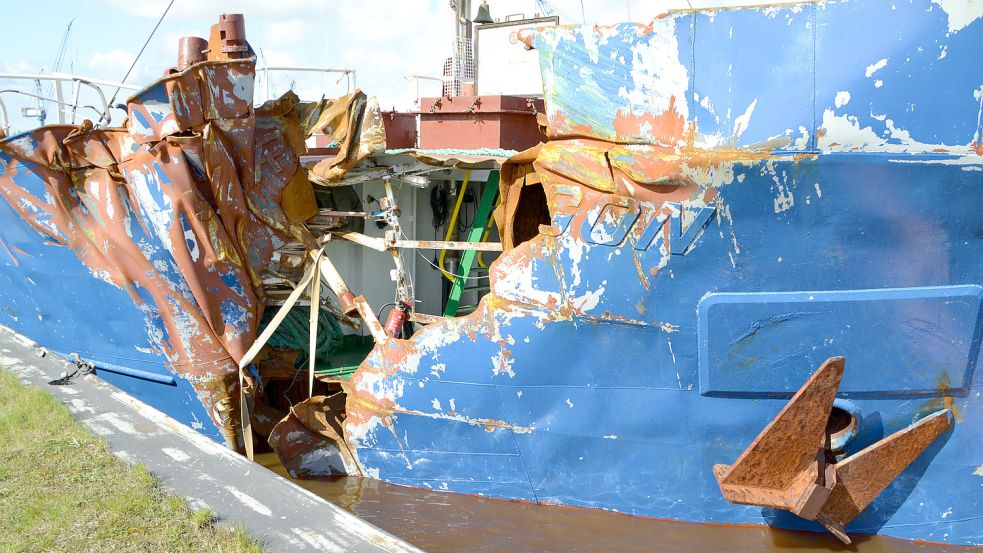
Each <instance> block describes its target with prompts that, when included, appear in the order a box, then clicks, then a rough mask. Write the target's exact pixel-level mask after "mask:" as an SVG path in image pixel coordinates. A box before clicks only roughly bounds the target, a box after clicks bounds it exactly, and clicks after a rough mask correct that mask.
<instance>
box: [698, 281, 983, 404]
mask: <svg viewBox="0 0 983 553" xmlns="http://www.w3.org/2000/svg"><path fill="white" fill-rule="evenodd" d="M981 300H983V287H980V286H946V287H929V288H903V289H881V290H844V291H836V292H786V293H766V292H751V293H737V294H709V295H707V296H706V297H704V298H703V299H702V300H701V301H700V303H699V313H698V317H699V341H700V342H699V347H700V393H702V394H705V395H710V394H712V395H730V396H741V395H771V394H780V395H781V394H784V395H788V396H791V394H792V393H794V392H795V391H796V390H797V389H798V388H799V387H800V386H801V385H802V383H803V382H805V381H806V379H807V378H808V377H809V375H810V374H812V373H813V371H815V369H816V367H818V366H819V365H820V364H821V363H822V362H823V361H824V360H826V359H828V358H829V357H834V356H836V355H838V352H841V351H849V352H851V356H850V358H849V360H848V364H847V366H848V369H847V371H846V373H845V374H844V377H843V381H842V383H841V384H840V393H841V394H842V395H844V396H851V395H855V394H857V393H876V394H880V395H922V394H930V395H942V394H943V393H950V394H951V393H955V394H959V393H965V392H966V391H967V389H966V388H967V386H968V385H969V383H970V377H971V376H972V374H973V370H974V369H975V367H976V360H977V357H978V355H979V342H980V337H981V332H983V328H981V326H980V325H981V319H980V305H981Z"/></svg>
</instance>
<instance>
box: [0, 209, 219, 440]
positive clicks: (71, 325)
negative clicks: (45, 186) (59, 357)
mask: <svg viewBox="0 0 983 553" xmlns="http://www.w3.org/2000/svg"><path fill="white" fill-rule="evenodd" d="M134 218H135V217H134ZM0 221H4V225H3V226H2V228H0V240H2V241H3V244H4V245H5V247H6V248H10V250H11V252H12V254H13V255H14V256H16V259H17V263H14V261H13V259H12V258H11V256H10V255H8V254H7V252H6V251H0V266H2V267H3V270H2V271H0V282H2V286H0V324H2V325H4V326H7V327H9V328H12V329H14V330H16V331H17V332H19V333H21V334H23V335H25V336H27V337H29V338H31V339H32V340H34V341H36V342H38V343H39V344H41V345H42V346H45V347H47V348H49V349H51V350H52V351H56V352H59V353H61V354H63V355H68V354H72V353H77V354H79V356H80V357H81V358H82V359H84V360H86V361H91V362H92V363H93V364H95V366H96V367H97V368H98V367H99V366H105V365H117V366H122V367H126V368H131V369H135V370H138V371H146V372H148V373H152V374H155V375H160V377H162V378H173V379H174V381H175V385H167V384H162V383H159V382H151V381H148V380H146V379H140V378H133V377H131V376H123V375H120V374H117V373H114V372H110V371H105V370H97V374H98V375H99V376H100V377H102V378H103V379H105V380H106V381H108V382H110V383H111V384H113V385H114V386H116V387H118V388H120V389H121V390H123V391H124V392H127V393H129V394H131V395H133V396H134V397H136V398H137V399H139V400H141V401H143V402H145V403H147V404H148V405H150V406H151V407H154V408H155V409H158V410H159V411H161V412H164V413H166V414H167V415H169V416H171V417H172V418H174V419H175V420H177V421H179V422H181V423H183V424H186V425H188V426H191V427H192V428H195V429H196V430H198V431H199V432H201V433H202V434H204V435H206V436H208V437H209V438H211V439H213V440H215V441H217V442H220V443H224V442H225V440H224V438H223V436H222V434H221V433H220V431H219V430H218V428H216V427H215V424H214V423H213V422H212V419H211V418H210V417H209V416H208V413H207V412H206V411H205V408H204V407H203V406H202V404H201V401H200V400H199V399H198V397H197V395H196V393H195V391H194V389H193V388H192V387H191V384H190V383H188V381H187V380H185V379H184V378H182V377H181V376H180V375H178V374H176V373H174V372H172V371H171V370H170V369H169V368H168V364H167V361H166V359H165V358H164V357H163V356H162V355H161V354H160V353H158V352H156V351H154V350H153V349H152V348H153V346H152V345H151V343H150V341H149V340H148V338H147V325H154V323H153V320H152V318H151V319H147V318H145V316H144V313H142V312H141V311H140V310H139V309H137V307H136V306H135V305H134V303H133V300H132V299H131V298H130V297H129V296H128V295H127V294H126V293H125V292H123V291H122V290H120V289H118V288H116V287H114V286H113V285H111V284H108V283H106V282H103V281H101V280H99V279H97V278H95V277H94V276H93V275H92V274H91V273H90V272H89V270H88V269H87V268H86V267H85V266H84V265H82V263H81V262H80V261H79V260H78V258H77V257H76V256H75V254H74V253H73V252H72V251H71V250H69V249H68V248H65V247H62V246H55V245H52V244H50V243H46V242H45V241H44V240H43V239H42V237H40V236H39V235H38V233H37V232H35V231H34V229H32V228H31V227H30V226H28V225H27V223H26V222H24V221H23V219H21V218H20V216H19V215H17V213H15V212H14V211H13V210H12V209H11V208H10V205H9V204H8V203H7V202H5V201H0ZM138 228H139V225H135V226H134V230H136V229H138ZM14 248H17V249H19V250H20V251H21V252H24V253H18V252H17V251H16V250H14ZM157 324H158V325H159V329H160V330H163V325H162V324H160V323H159V321H158V323H157Z"/></svg>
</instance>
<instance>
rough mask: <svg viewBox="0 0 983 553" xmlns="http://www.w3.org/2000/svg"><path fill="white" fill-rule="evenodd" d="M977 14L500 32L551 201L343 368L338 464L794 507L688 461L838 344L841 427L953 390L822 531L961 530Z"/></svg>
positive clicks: (852, 14)
mask: <svg viewBox="0 0 983 553" xmlns="http://www.w3.org/2000/svg"><path fill="white" fill-rule="evenodd" d="M974 10H975V11H974ZM979 11H980V10H979V9H978V8H974V7H972V5H963V4H958V5H957V4H955V3H949V2H930V1H929V0H916V1H913V2H898V3H894V4H891V3H881V2H833V1H829V2H819V3H803V4H796V5H791V6H775V7H767V8H759V9H738V10H719V11H704V12H685V13H674V14H671V15H669V16H666V17H663V18H657V19H656V20H655V21H653V22H652V24H651V25H649V26H641V25H627V24H626V25H618V26H614V27H607V28H597V27H593V28H592V27H572V28H559V29H555V30H542V31H539V32H537V33H533V34H531V35H530V36H528V37H527V39H528V41H529V42H530V43H531V45H533V46H534V47H535V48H537V49H539V50H540V53H541V54H540V55H541V59H542V65H543V71H544V84H545V87H546V97H547V98H546V99H547V115H548V117H549V136H550V142H549V143H547V144H546V145H545V146H544V147H543V149H542V150H541V152H540V153H539V155H538V157H537V159H536V162H535V169H536V172H537V174H538V177H539V178H540V179H541V181H542V187H543V189H544V191H545V196H546V198H547V202H548V206H549V211H550V214H551V219H552V220H551V225H548V226H544V227H541V232H540V233H539V235H538V236H536V237H535V238H532V239H530V240H528V241H525V242H523V243H521V244H520V245H518V246H517V247H515V249H513V250H511V251H509V252H507V253H505V254H504V255H503V256H502V258H500V259H499V260H498V261H497V262H496V264H495V265H494V266H493V270H492V291H491V293H490V294H489V295H488V296H486V297H485V299H484V300H483V302H482V306H481V308H480V309H479V310H478V311H477V312H475V313H473V314H471V315H469V316H467V317H463V318H458V319H452V320H445V321H442V322H439V323H436V324H433V325H430V326H428V327H427V328H425V329H423V330H422V331H420V332H419V333H418V334H417V335H415V336H414V337H413V338H412V339H411V340H389V341H387V342H386V343H384V344H381V345H380V346H378V347H377V348H376V350H375V351H374V352H373V353H372V354H371V355H370V357H369V359H368V360H367V361H366V363H365V364H363V366H362V367H361V368H360V369H359V371H358V372H357V373H356V374H355V376H354V379H353V381H352V384H351V386H350V390H349V399H348V415H349V416H348V419H347V421H346V423H345V429H346V436H347V438H348V440H349V441H350V442H351V443H352V444H353V445H354V446H356V448H357V455H356V456H357V460H358V463H359V465H360V467H361V470H362V471H363V472H364V473H365V474H367V475H371V476H375V477H379V478H382V479H384V480H387V481H390V482H395V483H400V484H407V485H412V486H423V487H430V488H434V489H445V490H450V491H456V492H464V493H478V494H484V495H489V496H494V497H504V498H511V499H520V500H526V501H536V502H541V503H553V504H566V505H579V506H585V507H594V508H602V509H609V510H616V511H620V512H626V513H631V514H635V515H644V516H654V517H662V518H671V519H680V520H690V521H701V522H725V523H769V524H775V525H778V526H789V527H807V528H813V529H819V526H818V525H816V526H811V525H810V524H807V523H804V522H802V521H800V520H797V519H795V518H794V517H792V516H791V515H787V514H784V513H779V512H776V511H770V510H767V509H761V508H758V507H746V506H738V505H732V504H729V503H727V502H726V501H725V500H724V498H723V497H722V496H721V494H720V493H719V491H718V490H717V488H716V483H715V482H714V478H713V475H712V472H711V470H712V467H713V465H714V464H717V463H726V462H730V461H732V460H733V459H734V458H736V457H737V456H738V455H739V454H740V452H741V451H742V450H743V448H744V447H746V446H747V444H748V443H749V442H750V441H751V440H752V439H753V438H754V437H755V435H757V433H758V432H759V431H760V430H761V429H762V428H763V427H764V426H765V425H766V424H767V423H768V421H769V420H770V419H771V418H772V417H773V416H774V415H775V413H777V412H778V410H779V409H780V408H781V407H782V406H783V405H784V404H785V402H786V401H787V399H788V397H790V395H791V394H792V392H794V391H795V390H796V389H797V388H798V387H799V386H800V385H801V384H802V383H803V382H804V381H805V379H806V377H807V376H808V375H809V374H810V373H811V372H812V370H814V369H815V367H817V366H818V365H819V364H820V363H821V362H822V361H823V360H824V359H826V358H827V357H831V356H835V355H842V356H845V357H846V359H847V365H846V373H845V376H844V379H843V383H842V385H841V387H840V394H841V400H840V405H842V406H844V407H845V408H846V409H848V410H850V411H852V412H854V413H856V414H857V415H858V416H859V424H860V426H859V431H858V433H857V435H856V436H855V437H854V438H853V439H852V440H851V441H850V442H849V443H848V444H847V446H846V453H853V452H856V451H858V450H860V449H862V448H864V447H865V446H867V445H869V444H871V443H873V442H875V441H877V440H878V439H880V438H882V437H884V436H887V435H889V434H891V433H893V432H895V431H898V430H900V429H902V428H904V427H906V426H907V425H909V424H911V423H912V422H914V421H916V420H918V419H919V418H920V417H922V416H924V415H926V414H928V413H931V412H934V411H936V410H938V409H940V408H943V407H949V408H951V409H952V410H953V412H954V416H955V417H954V418H955V424H954V428H953V429H952V430H951V431H950V432H948V433H946V434H944V435H943V436H942V437H940V438H939V439H938V440H937V441H936V442H935V443H933V444H932V445H931V446H930V447H929V448H928V450H926V451H925V452H924V453H923V454H922V455H921V456H920V457H919V458H918V459H917V460H916V461H915V463H914V464H912V465H911V466H910V467H909V468H908V469H907V470H905V471H904V472H903V473H902V475H901V476H900V477H899V478H898V479H897V480H896V481H895V482H894V483H893V484H892V485H891V486H890V487H889V488H888V489H887V490H885V492H884V493H883V494H881V495H880V497H879V498H878V499H877V500H876V501H875V502H874V503H873V504H872V505H871V506H870V507H869V508H868V509H867V510H866V511H865V512H864V513H863V514H862V515H861V516H860V517H859V518H857V519H856V520H855V521H854V523H853V524H852V525H851V526H850V527H849V530H850V531H853V532H859V533H882V534H887V535H892V536H897V537H902V538H909V539H921V540H930V541H939V542H948V543H955V544H980V543H983V524H981V521H980V519H979V512H980V510H981V508H983V486H981V484H983V449H981V446H980V444H981V443H983V426H981V424H983V420H981V418H983V399H981V397H980V394H981V388H983V382H981V376H980V374H979V372H978V371H977V365H978V363H979V357H980V339H981V334H983V332H981V331H983V328H981V301H983V287H981V285H983V281H981V279H983V255H981V254H983V241H981V232H983V230H981V229H983V215H981V214H980V211H979V209H978V206H979V205H980V202H981V200H983V172H981V171H983V130H981V122H980V117H981V112H983V78H981V75H980V72H979V70H978V62H977V56H978V53H979V52H980V51H981V48H983V20H981V19H980V17H981V16H983V13H979Z"/></svg>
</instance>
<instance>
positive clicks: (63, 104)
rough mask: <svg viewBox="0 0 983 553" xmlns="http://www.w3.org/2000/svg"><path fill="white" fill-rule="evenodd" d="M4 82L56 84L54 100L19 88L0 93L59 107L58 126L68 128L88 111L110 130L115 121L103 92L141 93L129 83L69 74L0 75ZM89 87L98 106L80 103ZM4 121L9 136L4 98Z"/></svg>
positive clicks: (0, 102) (0, 107) (1, 109)
mask: <svg viewBox="0 0 983 553" xmlns="http://www.w3.org/2000/svg"><path fill="white" fill-rule="evenodd" d="M0 80H14V81H18V80H20V81H33V82H35V83H40V82H42V81H46V82H51V83H53V84H54V87H53V92H54V97H48V96H44V95H41V94H33V93H30V92H25V91H23V90H18V89H15V88H7V89H2V90H0V95H3V94H17V95H20V96H27V97H30V98H34V99H37V100H41V101H43V102H51V103H54V104H56V105H58V109H57V110H56V111H57V113H58V123H59V124H61V125H64V124H65V123H66V119H67V122H68V123H71V124H74V123H75V118H76V117H77V114H78V112H79V110H81V109H86V110H92V111H94V112H95V113H96V114H98V116H99V122H98V123H97V125H98V126H108V125H109V123H110V122H111V121H112V115H111V114H110V108H111V107H112V106H110V105H109V102H107V101H106V95H105V94H104V93H103V91H102V87H107V88H116V89H124V90H134V91H135V90H140V87H138V86H133V85H129V84H125V83H119V82H115V81H107V80H103V79H93V78H89V77H82V76H79V75H72V74H69V73H38V74H31V73H0ZM65 83H72V89H71V101H66V99H65V90H64V89H63V85H64V84H65ZM83 86H84V87H87V88H90V89H92V90H93V91H95V93H96V96H97V97H98V100H99V103H98V105H91V104H81V103H79V96H80V95H81V92H82V87H83ZM0 117H2V118H3V121H2V122H0V128H2V129H3V130H4V133H5V134H9V132H10V119H9V117H8V113H7V106H6V104H4V103H3V100H2V98H0Z"/></svg>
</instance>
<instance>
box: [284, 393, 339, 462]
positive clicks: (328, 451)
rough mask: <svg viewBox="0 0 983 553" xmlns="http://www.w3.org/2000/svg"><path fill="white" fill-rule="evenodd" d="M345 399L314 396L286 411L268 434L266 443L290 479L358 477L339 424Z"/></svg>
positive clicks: (333, 396)
mask: <svg viewBox="0 0 983 553" xmlns="http://www.w3.org/2000/svg"><path fill="white" fill-rule="evenodd" d="M344 412H345V395H344V394H341V393H336V394H334V395H331V396H314V397H311V398H309V399H307V400H304V401H302V402H300V403H298V404H296V405H294V406H293V407H291V408H290V413H289V414H288V415H287V416H286V417H284V418H283V420H281V421H280V422H279V423H277V425H276V426H275V427H274V428H273V431H272V432H270V435H269V436H270V437H269V443H270V446H271V447H272V448H273V450H274V451H275V452H276V454H277V456H278V457H279V459H280V462H281V463H282V464H283V466H284V468H286V469H287V472H288V473H289V474H290V476H293V477H294V478H316V477H325V476H338V475H344V474H358V468H357V467H358V465H357V464H356V462H355V460H354V457H353V456H352V453H351V451H350V450H349V449H348V445H347V444H346V443H345V440H344V437H343V431H342V427H341V420H342V418H343V415H344Z"/></svg>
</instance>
